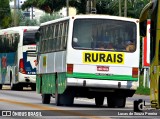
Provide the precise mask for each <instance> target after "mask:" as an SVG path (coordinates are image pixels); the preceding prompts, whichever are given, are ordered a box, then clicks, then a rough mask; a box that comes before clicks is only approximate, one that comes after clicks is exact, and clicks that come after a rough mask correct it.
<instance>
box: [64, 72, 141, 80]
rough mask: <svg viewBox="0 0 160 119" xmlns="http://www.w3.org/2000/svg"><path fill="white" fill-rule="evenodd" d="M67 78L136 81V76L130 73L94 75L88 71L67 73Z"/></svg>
mask: <svg viewBox="0 0 160 119" xmlns="http://www.w3.org/2000/svg"><path fill="white" fill-rule="evenodd" d="M67 77H68V78H83V79H102V80H105V79H107V80H131V81H137V80H138V78H133V77H132V76H131V75H107V76H106V75H105V76H104V75H96V74H90V73H77V72H76V73H75V72H74V73H73V74H67Z"/></svg>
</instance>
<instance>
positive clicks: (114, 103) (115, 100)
mask: <svg viewBox="0 0 160 119" xmlns="http://www.w3.org/2000/svg"><path fill="white" fill-rule="evenodd" d="M107 103H108V107H110V108H117V107H118V108H123V107H125V105H126V97H107Z"/></svg>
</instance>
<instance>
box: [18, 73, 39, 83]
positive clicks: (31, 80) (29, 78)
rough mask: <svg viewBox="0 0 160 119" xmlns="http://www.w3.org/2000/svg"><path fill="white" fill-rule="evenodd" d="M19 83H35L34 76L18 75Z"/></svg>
mask: <svg viewBox="0 0 160 119" xmlns="http://www.w3.org/2000/svg"><path fill="white" fill-rule="evenodd" d="M18 80H19V81H18V82H19V83H36V75H26V74H22V73H19V78H18Z"/></svg>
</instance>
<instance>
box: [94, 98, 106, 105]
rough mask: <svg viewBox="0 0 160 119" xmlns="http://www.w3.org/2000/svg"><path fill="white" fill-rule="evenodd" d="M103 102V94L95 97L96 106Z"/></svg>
mask: <svg viewBox="0 0 160 119" xmlns="http://www.w3.org/2000/svg"><path fill="white" fill-rule="evenodd" d="M103 102H104V96H96V97H95V104H96V106H102V105H103Z"/></svg>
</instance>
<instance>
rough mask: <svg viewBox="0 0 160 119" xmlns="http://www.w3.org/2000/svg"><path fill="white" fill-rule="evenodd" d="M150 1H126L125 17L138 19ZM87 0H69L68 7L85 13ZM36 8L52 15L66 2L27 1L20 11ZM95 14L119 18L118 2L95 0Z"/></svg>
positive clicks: (54, 0)
mask: <svg viewBox="0 0 160 119" xmlns="http://www.w3.org/2000/svg"><path fill="white" fill-rule="evenodd" d="M124 1H125V0H121V7H122V16H124ZM149 1H150V0H127V16H128V17H132V18H139V15H140V12H141V10H142V8H143V7H144V6H145V5H146V4H147V3H148V2H149ZM86 4H87V0H69V6H71V7H75V8H76V10H77V11H78V12H77V13H78V14H80V13H82V14H85V13H86ZM31 6H33V7H37V8H39V9H41V10H43V11H45V12H47V13H50V14H52V13H53V12H55V11H59V10H60V9H61V8H63V7H66V0H27V1H26V2H25V3H24V4H23V5H22V9H25V8H28V7H31ZM96 9H97V14H108V15H115V16H119V1H118V0H96Z"/></svg>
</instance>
